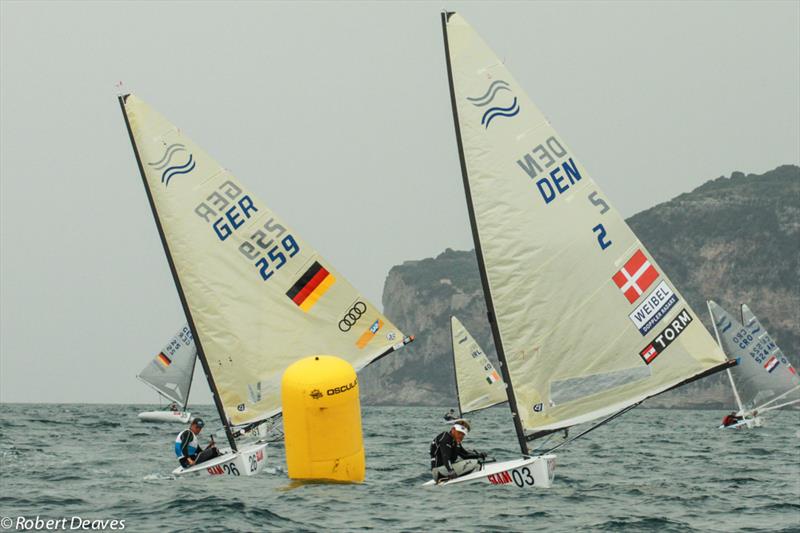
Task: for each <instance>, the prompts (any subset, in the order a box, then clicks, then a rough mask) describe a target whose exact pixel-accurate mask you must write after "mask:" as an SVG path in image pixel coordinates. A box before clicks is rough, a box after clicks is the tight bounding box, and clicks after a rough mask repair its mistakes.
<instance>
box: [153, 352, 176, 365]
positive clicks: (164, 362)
mask: <svg viewBox="0 0 800 533" xmlns="http://www.w3.org/2000/svg"><path fill="white" fill-rule="evenodd" d="M156 359H158V362H159V363H161V364H162V365H164V366H169V365H171V364H172V359H170V358H169V357H167V356H166V355H164V352H160V353H159V354H158V355H157V356H156Z"/></svg>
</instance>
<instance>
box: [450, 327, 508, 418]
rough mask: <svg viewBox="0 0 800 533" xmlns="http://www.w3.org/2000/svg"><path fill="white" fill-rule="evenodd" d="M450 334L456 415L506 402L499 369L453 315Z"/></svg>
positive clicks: (463, 414) (503, 384)
mask: <svg viewBox="0 0 800 533" xmlns="http://www.w3.org/2000/svg"><path fill="white" fill-rule="evenodd" d="M450 336H451V337H452V341H453V368H454V370H455V378H456V395H457V396H458V410H459V415H460V416H466V415H467V414H469V413H473V412H475V411H480V410H481V409H487V408H489V407H493V406H495V405H500V404H501V403H505V402H507V401H508V396H507V394H506V386H505V383H503V378H501V377H500V373H499V372H498V371H497V370H496V369H495V368H494V365H493V364H492V362H491V361H489V358H488V357H487V356H486V354H485V353H483V350H482V349H481V347H480V346H479V345H478V343H477V341H475V339H474V338H472V335H470V334H469V331H467V328H465V327H464V325H463V324H462V323H461V322H460V321H459V320H458V319H457V318H456V317H454V316H453V317H450Z"/></svg>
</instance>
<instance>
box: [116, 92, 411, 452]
mask: <svg viewBox="0 0 800 533" xmlns="http://www.w3.org/2000/svg"><path fill="white" fill-rule="evenodd" d="M120 102H121V105H122V107H123V112H124V114H125V116H126V120H127V122H128V125H129V131H130V135H131V140H132V142H133V144H134V149H135V151H136V155H137V159H138V160H139V161H138V162H139V166H140V170H141V172H142V173H143V177H144V180H145V185H146V189H147V192H148V196H149V198H150V201H151V206H152V209H153V212H154V215H155V217H156V222H157V224H158V225H159V230H160V232H161V234H162V241H163V244H164V246H165V249H166V251H167V255H168V258H169V260H170V264H171V267H172V268H173V275H174V277H175V280H176V284H177V286H178V290H179V294H180V295H181V298H182V303H183V305H184V309H185V310H186V312H187V317H188V319H189V323H190V326H191V327H192V331H193V332H194V334H195V342H196V343H197V346H198V354H199V357H200V358H201V361H203V363H204V370H205V371H206V375H207V377H208V378H209V385H210V386H211V389H212V392H214V394H215V403H216V404H217V408H218V410H220V416H221V417H223V422H224V423H226V426H229V425H231V424H232V425H244V424H249V423H252V422H256V421H259V420H262V419H265V418H268V417H270V416H272V415H275V414H277V413H278V412H279V411H280V409H281V402H280V378H281V375H282V373H283V370H284V369H285V368H286V367H287V366H289V365H290V364H291V363H292V362H294V361H296V360H298V359H300V358H302V357H307V356H309V355H313V354H320V353H323V354H335V355H337V356H338V357H341V358H343V359H346V360H347V361H348V362H350V363H351V364H352V365H353V366H354V367H355V368H356V369H359V368H361V367H363V366H365V365H366V364H368V363H369V362H371V361H373V360H374V359H376V358H377V357H380V356H381V355H384V354H386V353H388V352H390V351H392V350H394V349H396V348H399V347H401V346H402V345H403V344H404V340H406V339H404V336H403V333H402V332H401V331H400V330H399V329H397V327H396V326H395V325H394V324H392V323H391V322H390V321H389V320H387V319H386V317H385V316H383V315H382V314H381V313H380V312H379V311H378V310H377V309H376V308H375V307H374V306H373V305H372V304H370V303H369V302H368V301H367V300H366V299H365V298H364V297H363V296H362V295H361V294H359V293H358V291H357V290H356V289H355V288H353V286H352V285H350V283H348V282H347V280H345V279H344V277H343V276H342V275H341V274H340V273H339V272H338V271H337V270H336V269H334V268H333V266H332V265H331V264H330V263H329V262H327V261H326V260H325V259H324V258H322V257H321V256H320V255H319V254H318V253H317V252H316V250H314V249H313V248H312V247H311V246H310V245H309V244H308V243H307V242H305V241H304V240H303V239H302V238H301V237H300V236H299V235H298V234H297V233H296V232H295V231H294V230H293V229H292V228H291V227H289V226H288V225H287V224H286V223H285V222H283V221H282V220H281V219H280V218H279V217H278V216H277V215H276V214H275V213H273V212H272V211H271V210H270V209H269V208H268V207H267V206H266V204H264V203H263V202H262V201H261V200H259V199H258V198H256V196H255V195H254V194H253V193H252V192H251V191H250V190H249V189H247V188H246V187H245V186H244V185H243V184H242V183H241V182H240V181H239V180H237V179H236V178H235V177H234V176H233V175H232V174H231V173H230V172H228V171H227V170H226V169H224V168H222V167H221V166H220V164H219V163H217V162H216V161H215V160H213V159H212V158H211V157H210V156H209V155H208V154H207V153H206V152H204V151H203V150H202V149H201V148H200V147H199V146H198V145H196V144H195V143H194V142H193V141H192V140H191V139H189V138H188V137H187V136H186V135H185V134H184V133H183V132H182V131H181V130H179V129H178V128H176V127H175V126H174V125H173V124H171V123H170V122H168V121H167V120H166V119H165V118H163V117H162V116H161V115H159V114H158V113H157V112H155V111H154V110H153V109H152V108H150V107H149V106H148V105H147V104H145V103H144V102H143V101H142V100H140V99H139V98H137V97H136V96H135V95H128V96H123V97H121V98H120ZM283 179H287V178H283ZM270 181H272V182H274V183H277V184H278V185H279V183H280V179H279V178H275V177H272V178H270ZM298 203H300V204H302V198H298ZM228 434H229V440H231V443H232V445H233V440H232V437H231V436H230V431H228Z"/></svg>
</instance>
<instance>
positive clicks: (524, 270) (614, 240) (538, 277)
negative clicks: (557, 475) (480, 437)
mask: <svg viewBox="0 0 800 533" xmlns="http://www.w3.org/2000/svg"><path fill="white" fill-rule="evenodd" d="M442 30H443V34H444V46H445V58H446V64H447V75H448V81H449V85H450V100H451V105H452V111H453V118H454V126H455V134H456V140H457V145H458V155H459V160H460V164H461V174H462V178H463V184H464V191H465V196H466V201H467V210H468V213H469V219H470V225H471V228H472V235H473V240H474V243H475V250H476V255H477V259H478V266H479V272H480V275H481V282H482V286H483V293H484V297H485V299H486V305H487V310H488V318H489V323H490V326H491V329H492V336H493V338H494V343H495V347H496V348H497V354H498V359H499V361H500V369H501V372H502V377H503V381H504V382H505V384H506V392H507V398H508V403H509V407H510V408H511V413H512V419H513V423H514V428H515V431H516V434H517V439H518V441H519V447H520V451H521V453H522V459H515V460H512V461H507V462H505V463H494V464H492V465H491V466H492V470H484V471H479V472H475V473H473V474H469V475H468V476H464V477H465V478H467V479H464V480H463V481H464V482H466V481H471V482H483V483H486V482H488V483H491V484H495V485H498V484H503V485H507V486H517V487H526V488H527V487H533V486H545V487H546V486H549V484H550V483H552V479H553V472H552V466H554V464H555V457H554V456H553V455H552V454H550V453H545V455H540V456H536V455H532V454H531V452H530V451H529V448H528V443H529V442H531V441H532V440H535V439H539V438H541V437H544V436H547V435H551V434H553V433H555V432H561V431H564V430H565V429H567V428H570V427H572V426H576V425H578V424H584V423H588V422H591V421H595V420H599V422H597V423H596V424H595V425H593V426H592V427H590V428H589V429H587V430H585V431H583V432H581V433H579V434H578V435H577V436H575V437H572V439H575V438H578V437H580V436H582V435H585V434H586V433H588V432H589V431H592V430H593V429H595V428H597V427H599V426H600V425H602V424H604V423H606V422H608V421H610V420H612V419H613V418H614V417H616V416H619V415H620V414H622V413H624V412H625V411H627V410H629V409H632V408H633V407H635V406H636V405H638V404H640V403H641V402H642V401H644V400H645V399H647V398H650V397H652V396H655V395H657V394H660V393H663V392H665V391H667V390H670V389H672V388H675V387H678V386H680V385H682V384H684V383H688V382H690V381H694V380H696V379H699V378H702V377H704V376H707V375H709V374H712V373H714V372H718V371H721V370H723V369H724V368H726V367H727V366H729V365H731V364H734V363H733V362H732V361H726V359H725V355H724V354H723V352H722V351H721V350H720V348H719V347H718V346H717V344H716V343H715V342H714V340H713V339H712V338H711V336H710V335H709V333H708V332H707V331H706V330H705V328H704V327H703V325H702V323H701V322H700V320H699V319H698V318H697V315H696V314H695V313H694V311H693V310H692V309H691V307H690V306H689V305H688V303H687V302H686V300H685V299H684V298H683V297H682V295H681V294H680V293H679V292H678V290H677V288H675V285H674V284H673V283H672V282H671V281H670V280H669V278H668V277H667V276H666V275H665V274H664V271H663V269H661V267H660V266H659V265H658V264H657V262H656V261H655V260H654V259H653V257H652V256H651V255H650V254H649V252H648V251H647V249H646V248H645V247H644V246H643V244H642V243H641V242H640V241H639V240H638V239H637V238H636V236H635V235H634V234H633V232H632V231H631V229H630V228H629V227H628V225H627V224H626V223H625V221H624V219H623V218H622V217H621V216H620V214H619V213H618V212H617V211H616V210H615V209H614V208H613V207H612V206H611V203H610V201H609V200H608V197H607V196H606V195H605V194H603V192H602V191H601V190H600V188H599V187H598V186H597V184H596V183H595V182H594V180H592V178H591V177H590V176H589V174H588V172H587V171H586V169H585V168H584V167H583V165H582V164H581V163H580V161H579V160H578V159H577V158H576V156H575V154H574V152H573V151H572V150H571V149H570V148H569V146H568V145H567V143H566V142H565V141H564V139H563V137H561V136H560V135H559V134H558V133H557V132H556V131H555V130H554V129H553V127H552V126H551V125H550V124H549V122H548V121H547V119H546V118H545V117H544V115H543V114H542V113H541V111H539V109H538V108H537V107H536V106H535V105H534V103H533V102H532V101H531V100H530V99H529V98H528V97H527V95H526V94H525V92H524V91H523V90H522V88H521V87H520V86H519V84H517V82H516V81H515V80H514V78H513V77H512V75H511V73H510V72H509V71H508V69H507V68H506V67H505V65H504V64H503V63H502V61H500V59H498V57H497V56H496V55H495V54H494V53H493V52H492V51H491V49H490V48H489V47H488V46H487V45H486V44H485V43H484V41H483V40H482V39H481V38H480V36H479V35H478V34H477V33H476V32H475V31H474V30H473V29H472V28H471V27H470V25H469V24H468V23H467V22H466V21H465V20H464V18H463V17H461V16H460V15H459V14H457V13H448V12H445V13H442ZM567 442H569V441H564V442H562V443H561V444H560V445H559V446H561V445H563V444H566V443H567ZM554 449H555V448H551V449H550V450H547V452H552V451H554ZM522 464H526V466H527V464H530V465H531V470H530V474H531V475H526V473H525V472H524V471H523V472H520V468H521V465H522ZM543 465H547V467H546V468H543ZM487 466H489V465H487ZM498 469H499V470H500V471H497V470H498ZM541 472H544V474H545V475H546V476H547V477H545V476H544V475H542V476H539V477H537V474H539V473H541ZM540 478H542V479H541V481H542V482H541V483H540ZM458 481H462V478H456V479H455V480H453V481H449V482H447V483H444V484H442V483H440V484H439V485H438V486H442V485H444V486H450V485H452V484H454V482H458Z"/></svg>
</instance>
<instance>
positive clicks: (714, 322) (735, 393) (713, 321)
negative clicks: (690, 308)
mask: <svg viewBox="0 0 800 533" xmlns="http://www.w3.org/2000/svg"><path fill="white" fill-rule="evenodd" d="M706 307H708V314H709V315H711V326H712V327H713V328H714V335H715V336H716V337H717V344H718V345H719V348H720V350H723V351H724V350H725V348H723V347H722V341H720V338H719V331H718V330H717V319H716V317H714V313H713V312H712V311H711V304H710V303H708V301H706ZM726 355H727V354H726ZM725 372H727V373H728V379H729V380H730V381H731V387H732V388H733V396H734V397H735V398H736V405H738V406H739V412H740V413H742V416H744V407H742V399H741V398H740V397H739V391H738V390H737V389H736V383H734V381H733V374H731V369H730V368H726V369H725Z"/></svg>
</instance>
